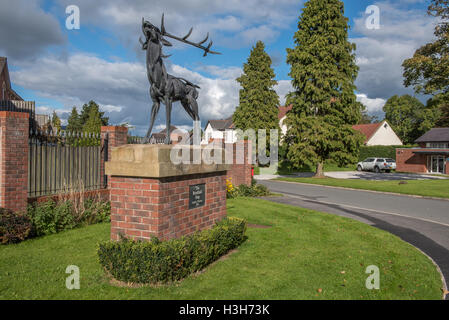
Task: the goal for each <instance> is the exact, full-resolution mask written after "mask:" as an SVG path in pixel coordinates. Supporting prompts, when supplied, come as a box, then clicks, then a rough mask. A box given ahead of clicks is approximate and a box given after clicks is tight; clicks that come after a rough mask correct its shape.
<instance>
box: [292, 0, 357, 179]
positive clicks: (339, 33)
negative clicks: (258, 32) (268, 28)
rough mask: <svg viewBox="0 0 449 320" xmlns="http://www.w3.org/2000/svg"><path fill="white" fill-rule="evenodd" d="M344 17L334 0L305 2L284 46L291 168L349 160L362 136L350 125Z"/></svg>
mask: <svg viewBox="0 0 449 320" xmlns="http://www.w3.org/2000/svg"><path fill="white" fill-rule="evenodd" d="M348 30H349V26H348V19H347V18H346V17H345V16H344V5H343V2H342V1H340V0H309V1H307V2H306V3H305V7H304V9H303V12H302V15H301V17H300V20H299V23H298V31H297V32H296V33H295V35H294V41H295V45H296V46H295V47H294V48H293V49H287V63H288V64H290V65H291V70H290V73H289V75H290V77H291V78H292V79H293V80H292V86H293V88H294V91H293V92H291V93H289V94H288V96H287V104H292V105H293V108H292V111H291V112H289V113H288V114H287V128H288V131H287V135H286V140H285V141H286V142H287V143H288V151H287V158H288V160H289V162H290V163H291V164H292V165H293V166H294V167H297V168H298V167H301V166H302V165H304V164H306V165H316V167H317V172H316V174H317V175H318V176H319V175H322V165H323V163H324V161H325V160H327V159H333V160H334V161H336V162H337V163H339V164H341V165H344V164H348V163H354V162H355V161H356V159H357V154H358V150H359V148H360V146H361V144H362V143H363V137H362V136H361V135H360V134H359V133H356V132H355V131H354V130H353V129H352V128H351V126H352V125H354V124H357V123H358V122H359V121H360V118H361V107H360V104H359V103H358V102H357V101H356V95H355V93H354V90H355V89H356V87H355V85H354V81H355V79H356V77H357V74H358V67H357V65H356V63H355V54H354V50H355V45H354V44H352V43H350V42H349V41H348Z"/></svg>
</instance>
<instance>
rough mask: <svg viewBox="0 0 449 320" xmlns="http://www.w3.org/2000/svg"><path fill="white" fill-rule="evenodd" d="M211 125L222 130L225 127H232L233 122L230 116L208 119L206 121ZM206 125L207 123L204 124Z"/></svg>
mask: <svg viewBox="0 0 449 320" xmlns="http://www.w3.org/2000/svg"><path fill="white" fill-rule="evenodd" d="M207 123H208V124H210V125H211V127H212V129H214V130H219V131H224V130H226V129H232V128H234V123H233V122H232V117H229V118H228V119H222V120H209V121H208V122H207ZM206 127H207V124H206Z"/></svg>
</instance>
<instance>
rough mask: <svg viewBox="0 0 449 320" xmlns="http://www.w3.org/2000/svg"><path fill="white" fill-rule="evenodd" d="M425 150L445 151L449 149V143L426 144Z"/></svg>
mask: <svg viewBox="0 0 449 320" xmlns="http://www.w3.org/2000/svg"><path fill="white" fill-rule="evenodd" d="M426 145H427V148H434V149H447V148H449V143H445V142H427V144H426Z"/></svg>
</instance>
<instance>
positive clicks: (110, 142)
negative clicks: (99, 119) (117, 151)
mask: <svg viewBox="0 0 449 320" xmlns="http://www.w3.org/2000/svg"><path fill="white" fill-rule="evenodd" d="M127 143H128V128H126V127H120V126H102V127H101V163H100V175H101V185H102V186H104V187H106V185H107V183H108V179H107V176H106V175H105V169H104V163H105V162H106V161H109V159H111V148H113V147H119V146H121V145H124V144H127Z"/></svg>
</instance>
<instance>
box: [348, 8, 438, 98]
mask: <svg viewBox="0 0 449 320" xmlns="http://www.w3.org/2000/svg"><path fill="white" fill-rule="evenodd" d="M410 1H413V0H408V1H398V2H394V3H393V2H389V1H382V2H376V3H375V4H376V5H378V6H379V8H380V20H381V27H380V29H379V30H369V29H367V28H366V27H365V19H366V17H367V16H366V15H365V14H364V13H361V14H360V17H359V18H356V19H355V21H354V25H355V28H354V30H355V32H357V33H358V34H361V36H360V37H358V38H353V39H351V41H352V42H355V43H356V45H357V51H356V54H357V64H358V65H359V67H360V71H359V76H358V78H357V81H356V85H357V89H358V91H359V92H363V93H366V94H367V95H368V96H370V97H378V98H381V99H388V98H389V97H391V96H393V95H395V94H399V95H402V94H411V93H413V89H412V88H405V87H404V85H403V75H402V73H403V69H402V63H403V61H404V60H405V59H408V58H410V57H412V56H413V54H414V52H415V50H416V49H418V48H419V47H420V46H422V45H423V44H425V43H427V42H430V41H432V39H433V28H434V24H435V21H436V20H435V18H432V17H428V16H427V15H426V12H425V11H423V10H415V9H407V8H406V7H405V6H404V5H406V4H407V3H410ZM413 2H416V1H413Z"/></svg>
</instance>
